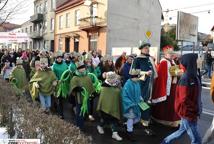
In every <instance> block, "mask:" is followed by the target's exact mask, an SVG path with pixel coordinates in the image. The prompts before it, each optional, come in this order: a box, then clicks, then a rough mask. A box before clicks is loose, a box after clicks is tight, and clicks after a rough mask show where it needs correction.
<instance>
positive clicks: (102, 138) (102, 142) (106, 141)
mask: <svg viewBox="0 0 214 144" xmlns="http://www.w3.org/2000/svg"><path fill="white" fill-rule="evenodd" d="M202 102H203V114H202V115H201V117H200V119H199V122H198V129H199V131H200V134H201V136H202V137H203V136H204V134H205V132H206V130H207V129H208V128H209V126H210V124H211V121H212V117H213V116H214V104H213V103H212V101H211V98H210V95H209V89H203V90H202ZM65 109H66V111H65V120H66V121H68V122H72V121H73V116H72V113H71V111H70V110H71V107H70V105H69V104H68V103H67V104H66V108H65ZM96 119H98V118H97V117H96ZM96 124H97V121H95V122H89V121H88V120H87V121H86V122H85V131H84V132H85V133H86V134H87V135H90V136H92V139H93V143H94V144H160V142H161V141H162V140H163V138H164V137H166V136H167V135H169V134H170V133H172V132H173V131H175V130H176V129H175V128H170V127H165V126H162V125H159V124H156V123H153V124H152V126H151V128H152V130H153V131H154V132H155V133H156V136H146V135H145V133H144V131H143V128H142V127H141V126H140V124H138V125H136V126H135V128H134V131H135V132H134V135H135V138H136V140H137V141H136V142H131V141H129V140H127V139H126V134H125V128H124V127H123V126H120V129H119V134H120V135H121V136H122V137H123V139H124V140H123V141H122V142H117V141H115V140H113V139H112V138H111V131H110V129H109V128H106V129H105V134H104V135H99V134H98V132H97V130H96ZM174 144H190V140H189V137H188V136H187V135H186V134H185V135H184V136H183V137H182V138H181V139H179V140H176V141H175V142H174ZM211 144H214V142H213V143H211Z"/></svg>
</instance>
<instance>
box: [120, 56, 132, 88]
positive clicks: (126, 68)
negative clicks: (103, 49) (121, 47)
mask: <svg viewBox="0 0 214 144" xmlns="http://www.w3.org/2000/svg"><path fill="white" fill-rule="evenodd" d="M133 60H134V56H133V55H130V56H129V57H128V59H127V62H126V63H125V64H124V66H123V68H122V73H121V74H122V77H123V84H125V83H126V81H127V80H128V79H129V78H131V76H130V74H129V71H130V68H131V65H132V62H133Z"/></svg>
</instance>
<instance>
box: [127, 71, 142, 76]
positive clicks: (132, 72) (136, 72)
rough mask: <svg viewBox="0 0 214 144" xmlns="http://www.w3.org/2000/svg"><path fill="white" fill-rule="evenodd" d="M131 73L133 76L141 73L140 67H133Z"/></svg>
mask: <svg viewBox="0 0 214 144" xmlns="http://www.w3.org/2000/svg"><path fill="white" fill-rule="evenodd" d="M129 74H130V75H132V76H136V75H140V70H138V69H131V70H130V71H129Z"/></svg>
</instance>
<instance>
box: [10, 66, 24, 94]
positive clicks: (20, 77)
mask: <svg viewBox="0 0 214 144" xmlns="http://www.w3.org/2000/svg"><path fill="white" fill-rule="evenodd" d="M10 80H11V81H12V82H15V85H16V87H17V88H18V89H20V90H25V89H26V86H27V84H28V82H27V77H26V73H25V70H24V68H23V67H22V66H21V67H19V66H18V67H15V68H14V69H13V71H12V72H11V75H10Z"/></svg>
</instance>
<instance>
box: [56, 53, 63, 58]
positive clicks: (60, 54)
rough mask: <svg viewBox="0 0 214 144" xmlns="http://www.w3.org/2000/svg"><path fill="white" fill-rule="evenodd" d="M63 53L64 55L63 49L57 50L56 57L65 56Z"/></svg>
mask: <svg viewBox="0 0 214 144" xmlns="http://www.w3.org/2000/svg"><path fill="white" fill-rule="evenodd" d="M62 55H63V54H62V52H61V51H57V52H56V53H55V57H56V58H59V57H61V58H62V57H63V56H62Z"/></svg>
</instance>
